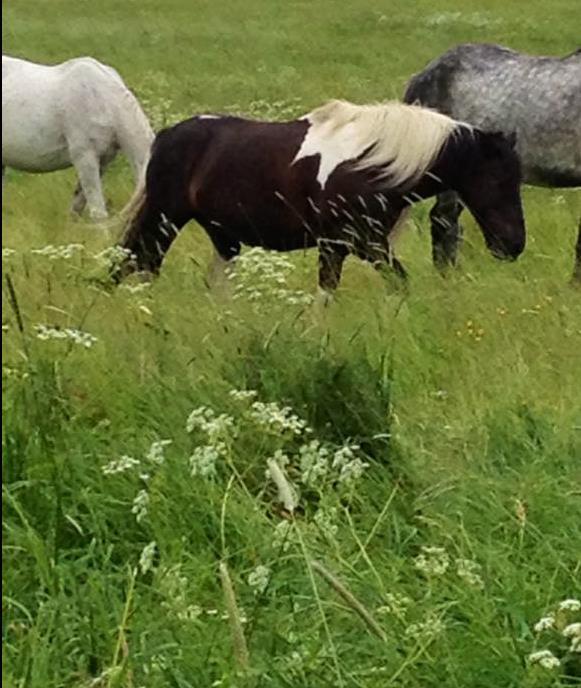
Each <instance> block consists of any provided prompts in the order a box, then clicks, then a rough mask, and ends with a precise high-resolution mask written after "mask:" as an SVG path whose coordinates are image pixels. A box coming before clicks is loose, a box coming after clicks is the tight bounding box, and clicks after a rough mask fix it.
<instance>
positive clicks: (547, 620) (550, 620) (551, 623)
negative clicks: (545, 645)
mask: <svg viewBox="0 0 581 688" xmlns="http://www.w3.org/2000/svg"><path fill="white" fill-rule="evenodd" d="M554 627H555V617H554V616H553V615H552V614H548V615H547V616H543V618H542V619H539V620H538V621H537V623H536V624H535V625H534V626H533V628H534V630H535V633H541V632H542V631H546V630H548V629H549V628H554Z"/></svg>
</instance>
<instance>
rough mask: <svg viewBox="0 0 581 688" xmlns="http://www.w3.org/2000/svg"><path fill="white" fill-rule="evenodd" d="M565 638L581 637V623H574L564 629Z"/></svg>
mask: <svg viewBox="0 0 581 688" xmlns="http://www.w3.org/2000/svg"><path fill="white" fill-rule="evenodd" d="M562 634H563V636H564V637H565V638H581V623H572V624H569V625H568V626H565V628H564V629H563V630H562Z"/></svg>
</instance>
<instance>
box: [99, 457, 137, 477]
mask: <svg viewBox="0 0 581 688" xmlns="http://www.w3.org/2000/svg"><path fill="white" fill-rule="evenodd" d="M139 464H140V461H138V460H137V459H134V458H133V457H131V456H127V455H126V454H124V455H123V456H122V457H121V458H120V459H114V460H113V461H110V462H109V463H108V464H107V465H106V466H103V467H102V469H101V470H102V471H103V473H104V474H105V475H115V474H116V473H125V471H130V470H132V469H133V468H135V467H136V466H139Z"/></svg>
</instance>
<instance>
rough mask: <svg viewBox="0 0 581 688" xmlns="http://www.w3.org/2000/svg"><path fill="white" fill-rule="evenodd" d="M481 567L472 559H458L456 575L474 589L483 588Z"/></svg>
mask: <svg viewBox="0 0 581 688" xmlns="http://www.w3.org/2000/svg"><path fill="white" fill-rule="evenodd" d="M481 570H482V569H481V566H480V564H478V563H477V562H475V561H472V559H456V574H457V575H458V578H461V579H462V580H463V581H465V582H466V583H468V585H471V586H472V587H474V588H483V587H484V581H483V580H482V577H481V576H480V571H481Z"/></svg>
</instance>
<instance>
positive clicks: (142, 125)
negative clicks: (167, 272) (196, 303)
mask: <svg viewBox="0 0 581 688" xmlns="http://www.w3.org/2000/svg"><path fill="white" fill-rule="evenodd" d="M152 141H153V131H152V129H151V126H150V124H149V122H148V120H147V117H146V116H145V114H144V112H143V110H142V109H141V106H140V105H139V103H138V101H137V99H136V98H135V96H134V95H133V94H132V93H131V91H130V90H129V89H128V88H127V86H125V84H124V83H123V80H122V79H121V77H120V76H119V74H118V73H117V72H116V71H115V70H114V69H112V68H111V67H108V66H106V65H104V64H101V63H100V62H97V60H94V59H92V58H90V57H80V58H76V59H73V60H69V61H68V62H63V63H62V64H58V65H54V66H46V65H39V64H34V63H33V62H27V61H26V60H20V59H17V58H14V57H7V56H5V55H3V56H2V173H3V174H4V169H5V167H12V168H14V169H18V170H25V171H27V172H52V171H54V170H61V169H64V168H66V167H71V166H73V167H74V168H75V170H76V172H77V176H78V179H79V184H78V185H77V188H76V190H75V193H74V197H73V203H72V207H71V210H72V211H73V212H75V213H78V214H80V213H81V212H82V211H83V209H84V208H85V205H88V207H89V215H90V216H91V218H92V219H95V220H98V219H102V218H105V217H107V210H106V207H105V200H104V198H103V191H102V188H101V175H102V173H103V171H104V169H105V168H106V166H107V165H108V164H109V163H110V162H111V161H112V160H113V158H114V157H115V155H116V154H117V151H118V150H119V149H121V150H122V151H123V153H124V154H125V155H126V156H127V158H128V159H129V161H130V163H131V165H132V167H133V172H134V175H135V179H136V183H137V184H139V183H140V182H141V181H142V177H143V175H144V174H145V168H146V166H147V162H148V160H149V150H150V147H151V143H152Z"/></svg>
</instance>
